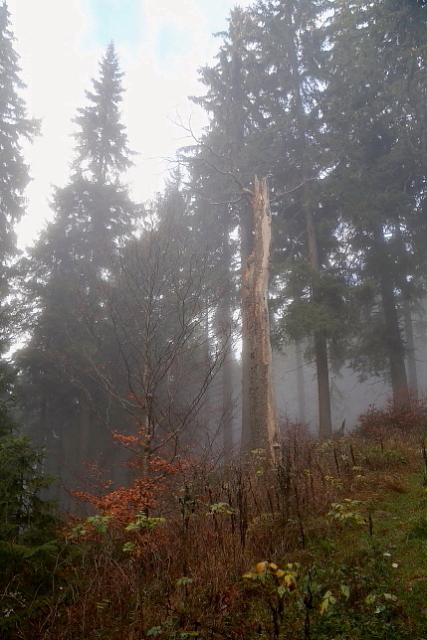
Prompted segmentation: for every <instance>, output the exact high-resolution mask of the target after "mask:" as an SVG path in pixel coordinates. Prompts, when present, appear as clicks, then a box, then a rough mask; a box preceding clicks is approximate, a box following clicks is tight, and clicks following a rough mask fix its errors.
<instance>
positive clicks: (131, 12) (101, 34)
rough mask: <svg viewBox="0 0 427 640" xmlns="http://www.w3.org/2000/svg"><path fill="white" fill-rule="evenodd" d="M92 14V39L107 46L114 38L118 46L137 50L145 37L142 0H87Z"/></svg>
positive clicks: (86, 3) (88, 35)
mask: <svg viewBox="0 0 427 640" xmlns="http://www.w3.org/2000/svg"><path fill="white" fill-rule="evenodd" d="M85 5H86V7H87V9H86V10H87V11H88V13H89V14H90V16H91V31H90V33H87V34H86V37H87V39H88V40H90V41H92V42H93V41H95V42H96V44H98V45H100V46H102V47H104V48H105V47H106V46H107V45H108V44H109V43H110V42H111V41H112V40H113V41H114V43H115V44H116V45H117V46H125V47H126V48H128V49H134V50H136V49H137V47H138V44H139V43H140V41H141V39H142V37H143V17H142V3H141V0H85Z"/></svg>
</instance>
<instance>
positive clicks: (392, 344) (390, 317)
mask: <svg viewBox="0 0 427 640" xmlns="http://www.w3.org/2000/svg"><path fill="white" fill-rule="evenodd" d="M374 239H375V242H376V245H377V247H378V257H379V260H380V261H381V266H380V268H381V272H380V289H381V304H382V311H383V317H384V325H385V329H386V335H385V338H384V339H385V343H386V348H387V352H388V359H389V366H390V382H391V388H392V392H393V402H394V404H395V405H397V404H401V403H402V402H403V403H407V402H409V388H408V379H407V377H406V368H405V349H404V345H403V341H402V336H401V333H400V327H399V316H398V313H397V307H396V299H395V283H394V281H393V276H392V275H391V272H390V269H389V268H388V256H387V251H386V243H385V239H384V231H383V228H382V225H381V224H379V225H377V226H376V227H375V229H374Z"/></svg>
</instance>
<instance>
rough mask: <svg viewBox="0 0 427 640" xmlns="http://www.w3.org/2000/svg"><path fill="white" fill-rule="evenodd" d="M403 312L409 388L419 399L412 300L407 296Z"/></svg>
mask: <svg viewBox="0 0 427 640" xmlns="http://www.w3.org/2000/svg"><path fill="white" fill-rule="evenodd" d="M403 313H404V317H405V337H406V352H407V357H408V379H409V388H410V390H411V394H412V396H413V397H414V398H415V399H418V375H417V362H416V357H415V340H414V328H413V324H412V313H411V301H410V300H409V299H408V298H407V297H405V299H404V301H403Z"/></svg>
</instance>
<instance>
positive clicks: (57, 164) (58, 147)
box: [8, 0, 235, 245]
mask: <svg viewBox="0 0 427 640" xmlns="http://www.w3.org/2000/svg"><path fill="white" fill-rule="evenodd" d="M234 4H235V3H234V2H233V1H232V0H67V1H65V0H63V1H58V0H37V2H36V1H35V0H9V2H8V6H9V10H10V12H11V17H12V28H13V31H14V33H15V36H16V38H17V42H16V48H17V51H18V53H19V54H20V56H21V66H22V69H23V72H22V77H23V79H24V81H25V82H26V83H27V85H28V89H27V91H26V92H25V96H24V97H25V99H26V100H27V104H28V108H29V112H30V114H31V115H34V116H35V117H38V118H42V119H43V128H42V137H41V138H39V139H38V140H37V141H36V142H35V144H34V146H33V147H31V148H29V147H27V146H25V149H24V151H25V155H26V159H27V162H28V163H29V164H30V166H31V174H32V176H33V178H34V180H33V182H32V184H31V185H30V186H29V188H28V190H27V197H28V201H29V205H28V216H27V217H26V219H25V221H23V223H22V224H21V225H20V229H19V235H20V241H21V245H25V244H28V243H29V242H31V240H32V239H34V238H35V236H36V234H37V233H38V232H39V230H40V228H41V227H42V225H43V223H44V220H45V219H46V217H49V216H51V215H52V213H51V212H50V210H49V206H48V198H49V194H50V192H51V185H56V186H61V185H63V184H65V183H66V182H67V180H68V177H69V165H70V162H71V160H72V157H73V146H74V144H73V138H72V132H73V130H74V125H73V122H72V119H73V117H74V116H75V113H76V109H77V108H78V107H81V106H84V104H85V96H84V91H85V89H88V88H90V78H91V77H94V76H95V77H96V76H97V74H98V62H99V60H100V58H101V56H102V55H103V53H104V51H105V46H106V44H107V43H108V42H109V41H110V40H111V39H113V40H114V41H115V44H116V47H117V50H118V53H119V57H120V64H121V68H122V70H123V71H124V72H125V77H124V86H125V88H126V96H125V100H124V101H123V121H124V122H125V124H126V125H127V127H128V134H129V145H130V147H131V148H132V149H134V150H135V151H138V152H140V156H139V157H138V158H137V166H136V167H135V168H134V169H133V170H132V171H131V172H130V174H129V180H130V181H131V186H132V189H133V195H134V197H135V199H137V200H140V201H141V200H147V199H148V198H150V197H151V196H152V195H154V192H155V191H156V190H161V188H162V185H163V181H164V178H165V176H166V175H167V168H168V165H167V164H166V163H165V162H163V161H161V160H160V158H161V157H164V156H171V155H173V153H174V150H175V149H176V148H177V147H179V146H183V145H184V144H187V143H188V140H185V139H183V131H182V129H179V127H177V126H176V125H175V124H174V123H173V121H174V120H176V119H177V117H179V116H180V117H181V118H182V120H183V122H188V119H189V118H190V117H191V119H192V123H193V126H194V127H195V129H196V130H197V131H199V130H200V128H201V127H202V126H203V125H204V124H205V123H206V117H205V115H204V114H203V113H202V112H201V111H200V110H198V108H197V107H195V106H194V105H192V103H190V102H189V101H188V99H187V98H188V96H189V95H193V94H200V93H203V91H204V88H203V86H202V85H200V83H198V81H197V69H198V68H199V67H200V66H203V65H204V64H206V63H209V62H211V61H212V58H213V55H214V53H215V52H216V51H217V49H218V46H219V44H220V43H219V41H218V40H217V39H214V38H213V37H212V36H211V33H212V31H217V30H219V29H225V28H226V15H227V13H228V11H229V9H230V8H232V7H233V5H234ZM130 25H132V26H131V27H130Z"/></svg>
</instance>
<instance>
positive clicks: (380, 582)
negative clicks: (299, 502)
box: [283, 473, 427, 640]
mask: <svg viewBox="0 0 427 640" xmlns="http://www.w3.org/2000/svg"><path fill="white" fill-rule="evenodd" d="M422 481H423V476H422V474H421V473H419V474H412V475H409V476H407V477H406V478H404V482H403V487H402V489H403V490H401V489H400V490H399V492H396V491H389V492H386V491H383V492H382V493H381V495H380V497H379V498H375V497H374V498H373V499H371V500H369V501H363V502H361V504H359V505H352V504H349V507H348V509H347V511H349V510H350V509H353V511H351V512H350V513H351V515H352V517H350V518H342V519H341V520H339V519H338V520H337V519H334V518H331V517H329V525H328V533H327V535H326V536H325V531H326V529H325V522H324V519H322V525H323V526H321V527H320V528H321V530H322V531H323V537H321V538H320V537H318V536H316V527H313V532H314V535H312V536H311V541H310V543H309V545H308V549H307V551H306V553H305V554H304V555H305V561H304V555H303V556H302V559H303V561H304V563H305V565H306V567H307V568H308V571H309V573H310V574H311V576H312V581H313V583H315V584H316V587H315V588H318V589H319V594H320V596H322V594H324V593H325V592H326V591H330V592H331V594H332V596H333V598H335V600H336V602H334V603H333V605H331V606H330V607H328V610H327V611H326V612H324V613H323V614H322V615H319V604H318V603H317V607H313V611H312V613H311V618H312V620H313V622H312V630H311V633H312V635H310V636H309V637H312V638H316V640H323V638H325V640H326V638H328V640H331V639H334V640H338V639H340V640H344V639H346V640H356V639H357V640H359V639H360V640H362V639H363V640H365V639H366V640H368V639H369V640H372V639H375V638H376V639H381V640H406V639H408V640H425V639H427V494H426V492H425V490H424V487H423V482H422ZM357 497H358V496H357V495H356V496H352V500H357ZM344 504H345V503H344ZM356 509H358V513H356ZM360 515H363V516H364V517H365V518H366V524H361V522H360V517H359V516H360ZM309 538H310V534H309ZM342 585H344V586H342ZM346 589H348V590H349V597H348V598H345V597H343V595H342V592H343V591H344V590H346ZM316 609H317V610H316ZM283 637H286V636H285V635H284V636H283Z"/></svg>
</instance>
